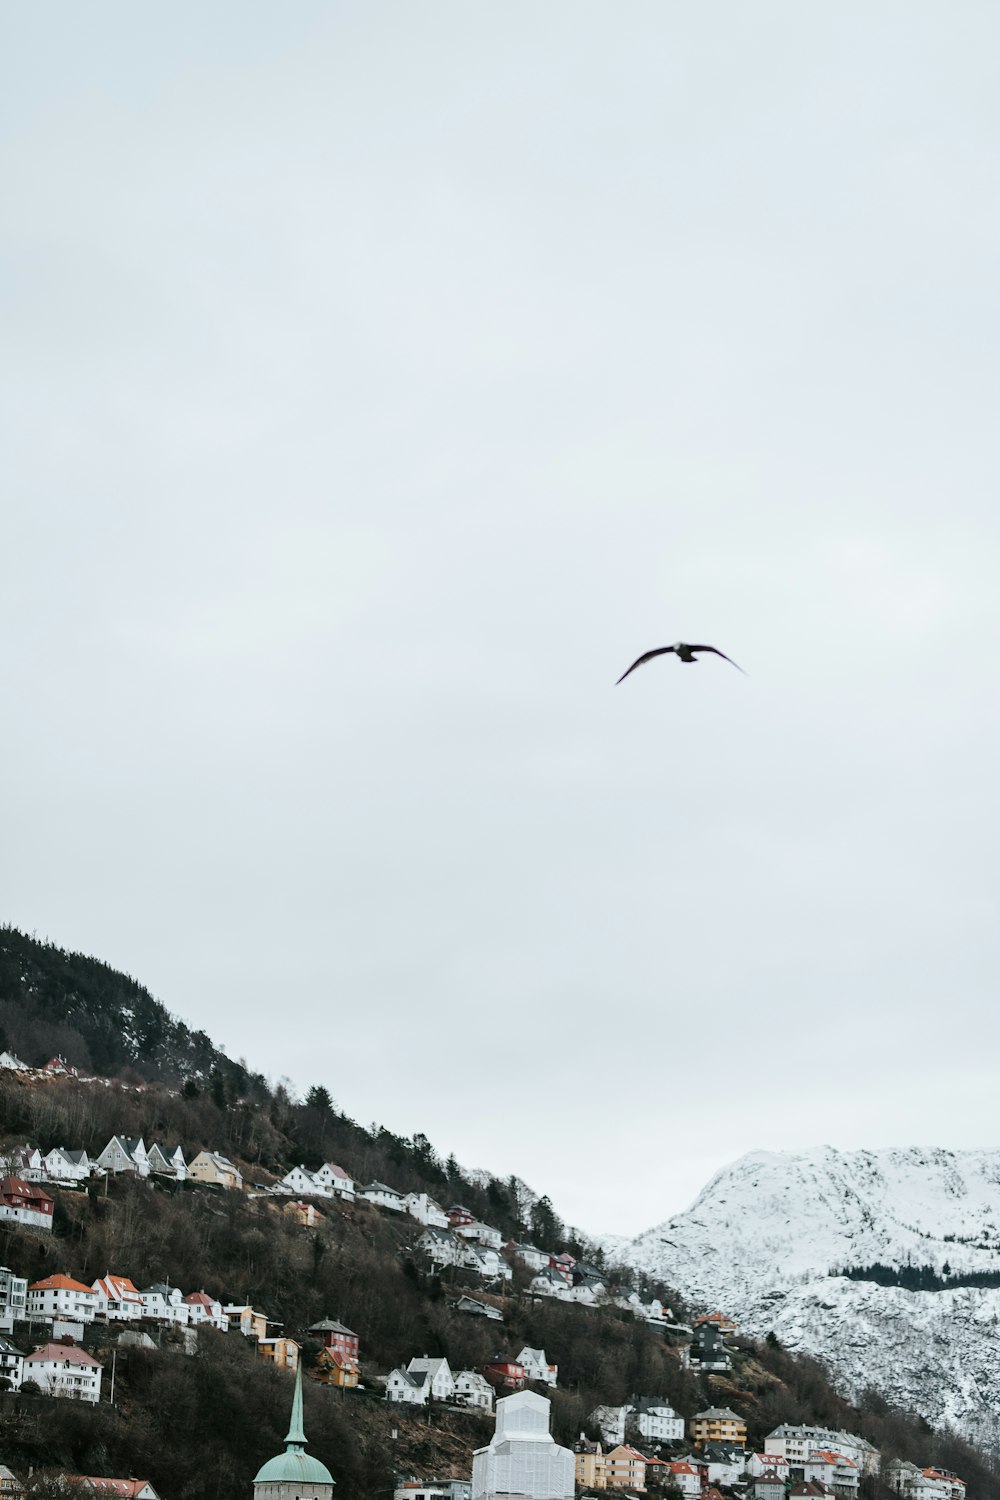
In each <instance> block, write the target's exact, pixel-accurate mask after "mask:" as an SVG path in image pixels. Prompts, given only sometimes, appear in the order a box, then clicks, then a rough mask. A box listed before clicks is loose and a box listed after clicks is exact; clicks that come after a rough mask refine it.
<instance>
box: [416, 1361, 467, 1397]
mask: <svg viewBox="0 0 1000 1500" xmlns="http://www.w3.org/2000/svg"><path fill="white" fill-rule="evenodd" d="M406 1373H407V1375H410V1376H412V1378H413V1379H414V1380H422V1381H423V1383H424V1385H425V1386H426V1387H427V1391H428V1394H429V1395H430V1396H432V1397H433V1398H434V1400H435V1401H450V1400H451V1398H452V1396H454V1394H455V1379H454V1376H453V1375H452V1373H451V1369H450V1367H449V1365H448V1361H447V1360H446V1359H428V1357H427V1355H426V1354H425V1355H423V1357H422V1358H420V1359H411V1360H410V1363H409V1364H408V1365H407V1367H406Z"/></svg>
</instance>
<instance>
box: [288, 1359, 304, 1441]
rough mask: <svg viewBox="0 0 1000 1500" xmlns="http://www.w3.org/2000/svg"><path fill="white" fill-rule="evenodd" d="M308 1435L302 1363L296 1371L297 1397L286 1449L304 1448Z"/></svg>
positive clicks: (289, 1426)
mask: <svg viewBox="0 0 1000 1500" xmlns="http://www.w3.org/2000/svg"><path fill="white" fill-rule="evenodd" d="M305 1445H306V1435H305V1431H304V1429H303V1427H302V1364H301V1361H300V1362H299V1364H298V1365H297V1366H296V1370H295V1395H294V1396H293V1397H292V1420H291V1421H290V1422H289V1424H288V1431H287V1433H286V1434H285V1447H286V1449H288V1450H289V1451H290V1450H291V1449H292V1448H304V1447H305Z"/></svg>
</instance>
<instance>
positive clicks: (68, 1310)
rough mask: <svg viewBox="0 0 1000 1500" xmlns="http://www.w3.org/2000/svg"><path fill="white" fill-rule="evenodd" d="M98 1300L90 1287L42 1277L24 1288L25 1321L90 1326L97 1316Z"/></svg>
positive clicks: (57, 1277)
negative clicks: (53, 1320) (64, 1320)
mask: <svg viewBox="0 0 1000 1500" xmlns="http://www.w3.org/2000/svg"><path fill="white" fill-rule="evenodd" d="M97 1306H98V1297H97V1293H96V1292H95V1291H94V1288H93V1287H92V1286H84V1284H83V1282H82V1281H74V1280H73V1278H72V1276H63V1275H61V1274H60V1273H58V1272H57V1273H56V1275H55V1276H46V1277H45V1279H44V1280H43V1281H34V1282H32V1284H31V1286H29V1288H28V1300H27V1305H26V1309H25V1310H26V1312H27V1314H28V1317H29V1318H68V1319H71V1320H72V1321H74V1322H77V1323H92V1322H93V1321H94V1318H95V1316H96V1313H97Z"/></svg>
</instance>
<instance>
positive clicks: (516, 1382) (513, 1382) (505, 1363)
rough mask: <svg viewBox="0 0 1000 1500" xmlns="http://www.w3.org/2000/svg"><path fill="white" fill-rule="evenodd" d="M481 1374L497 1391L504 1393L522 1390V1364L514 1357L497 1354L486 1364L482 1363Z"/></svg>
mask: <svg viewBox="0 0 1000 1500" xmlns="http://www.w3.org/2000/svg"><path fill="white" fill-rule="evenodd" d="M483 1374H484V1375H485V1376H486V1379H487V1380H488V1381H489V1383H490V1385H492V1386H495V1387H496V1389H497V1390H499V1391H504V1392H505V1393H506V1392H509V1391H523V1390H524V1381H525V1370H524V1366H523V1365H522V1364H520V1363H519V1362H518V1361H517V1360H516V1359H503V1358H502V1357H499V1356H498V1357H497V1358H496V1359H491V1360H490V1361H489V1363H488V1364H485V1365H483Z"/></svg>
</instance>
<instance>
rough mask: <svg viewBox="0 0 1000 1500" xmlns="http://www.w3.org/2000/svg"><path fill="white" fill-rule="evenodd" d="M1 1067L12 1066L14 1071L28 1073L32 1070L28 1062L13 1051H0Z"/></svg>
mask: <svg viewBox="0 0 1000 1500" xmlns="http://www.w3.org/2000/svg"><path fill="white" fill-rule="evenodd" d="M0 1068H10V1069H11V1071H12V1072H14V1073H28V1072H30V1071H31V1070H30V1069H29V1067H28V1064H27V1063H26V1062H22V1061H21V1059H20V1058H19V1057H15V1056H14V1054H13V1052H0Z"/></svg>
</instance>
